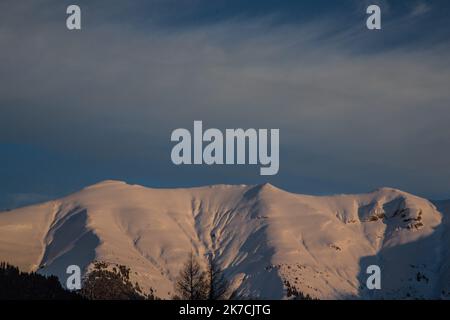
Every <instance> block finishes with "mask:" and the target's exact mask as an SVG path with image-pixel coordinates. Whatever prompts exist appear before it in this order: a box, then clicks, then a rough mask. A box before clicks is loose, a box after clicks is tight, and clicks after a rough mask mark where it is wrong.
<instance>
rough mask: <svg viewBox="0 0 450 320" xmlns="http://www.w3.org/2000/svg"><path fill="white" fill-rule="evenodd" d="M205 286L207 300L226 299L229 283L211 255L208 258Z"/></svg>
mask: <svg viewBox="0 0 450 320" xmlns="http://www.w3.org/2000/svg"><path fill="white" fill-rule="evenodd" d="M207 285H208V300H223V299H226V298H227V295H228V293H229V292H228V291H229V283H228V281H227V280H226V279H225V276H224V274H223V272H222V270H221V269H220V267H219V266H218V264H217V263H216V261H215V259H214V258H213V257H212V255H210V256H209V258H208V272H207Z"/></svg>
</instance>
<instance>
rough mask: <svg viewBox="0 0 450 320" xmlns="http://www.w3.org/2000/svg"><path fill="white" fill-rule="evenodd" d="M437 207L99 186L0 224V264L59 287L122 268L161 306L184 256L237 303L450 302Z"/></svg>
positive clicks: (447, 254) (221, 189)
mask: <svg viewBox="0 0 450 320" xmlns="http://www.w3.org/2000/svg"><path fill="white" fill-rule="evenodd" d="M436 206H438V207H439V210H441V211H442V213H441V212H439V211H438V209H437V208H436ZM436 206H435V205H434V204H432V203H431V202H429V201H428V200H426V199H422V198H419V197H416V196H413V195H411V194H408V193H406V192H402V191H399V190H395V189H389V188H383V189H379V190H376V191H374V192H372V193H367V194H358V195H336V196H328V197H316V196H306V195H298V194H292V193H288V192H286V191H283V190H280V189H278V188H276V187H274V186H272V185H269V184H265V185H258V186H244V185H242V186H229V185H217V186H210V187H201V188H189V189H150V188H145V187H142V186H138V185H128V184H126V183H123V182H118V181H105V182H102V183H99V184H96V185H93V186H90V187H87V188H85V189H83V190H82V191H80V192H78V193H75V194H72V195H70V196H67V197H65V198H62V199H59V200H55V201H51V202H47V203H44V204H41V205H34V206H29V207H25V208H21V209H16V210H12V211H7V212H2V213H0V260H3V261H8V262H10V263H13V264H15V265H18V266H20V267H21V268H22V269H25V270H39V272H40V273H43V274H55V275H57V276H59V277H60V279H61V281H62V282H63V283H64V282H65V279H66V277H67V275H66V274H65V270H66V267H67V266H68V265H71V264H77V265H79V266H80V267H82V268H83V270H87V268H88V266H89V265H90V264H91V263H92V262H93V261H94V260H102V261H107V262H111V263H118V264H124V265H127V266H129V267H130V268H131V270H132V277H133V278H134V279H135V280H136V281H138V282H139V283H140V284H141V286H142V287H144V288H147V289H148V288H150V287H152V288H154V289H156V295H158V296H159V297H161V298H169V297H170V296H171V295H172V294H173V283H174V279H175V278H176V276H177V274H178V272H179V270H180V268H181V266H182V264H183V262H184V261H185V259H186V257H187V254H188V253H189V252H190V251H191V250H192V251H193V252H194V253H195V254H196V255H198V257H199V259H200V260H201V261H205V256H206V255H207V254H214V255H215V257H216V258H217V260H218V262H219V263H220V265H221V267H222V268H223V269H224V270H225V273H226V275H227V276H228V278H229V279H230V280H232V282H233V287H234V288H235V289H236V293H237V294H239V296H243V297H250V298H272V299H282V298H287V290H286V282H289V284H290V285H291V286H292V287H295V288H297V289H298V290H299V291H302V292H304V293H307V294H310V295H311V296H313V297H317V298H320V299H348V298H351V299H354V298H398V299H401V298H440V297H446V296H447V295H450V288H449V286H450V247H449V244H450V235H449V230H450V229H449V225H448V223H447V219H446V217H445V210H447V209H448V208H450V206H449V205H448V204H446V203H439V204H438V203H436ZM441 207H442V208H441ZM371 264H377V265H379V266H380V267H381V270H382V288H381V290H368V289H367V288H366V285H365V283H366V279H367V277H368V275H367V274H366V268H367V266H369V265H371Z"/></svg>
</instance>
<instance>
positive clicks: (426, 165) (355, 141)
mask: <svg viewBox="0 0 450 320" xmlns="http://www.w3.org/2000/svg"><path fill="white" fill-rule="evenodd" d="M72 3H76V4H79V5H80V7H81V8H82V18H83V20H82V23H83V29H82V30H81V31H77V32H69V31H67V30H66V29H65V8H66V6H67V5H68V4H72ZM368 4H379V5H380V6H381V9H382V27H383V28H382V30H381V31H368V30H367V29H366V28H365V19H366V17H367V16H366V14H365V8H366V7H367V5H368ZM449 17H450V3H448V1H438V0H434V1H421V0H418V1H387V0H385V1H356V0H343V1H323V0H320V1H317V0H316V1H264V0H259V1H243V0H241V1H238V0H227V1H225V0H224V1H222V0H217V1H203V0H190V1H187V0H186V1H183V0H179V1H172V0H164V1H163V0H154V1H127V2H124V1H106V0H104V1H87V0H86V1H56V0H48V1H44V2H42V1H13V0H7V1H2V2H1V4H0V48H1V51H0V83H1V86H0V181H1V183H0V209H1V208H11V207H15V206H20V205H24V204H27V203H33V202H39V201H43V200H46V199H51V198H54V197H58V196H61V195H64V194H67V193H70V192H73V191H76V190H78V189H80V188H82V187H84V186H86V185H89V184H92V183H95V182H98V181H100V180H105V179H119V180H125V181H127V182H129V183H139V184H143V185H147V186H154V187H173V186H196V185H204V184H212V183H231V184H241V183H245V184H253V183H261V182H266V181H269V182H271V183H273V184H275V185H277V186H279V187H281V188H284V189H287V190H290V191H294V192H301V193H311V194H329V193H348V192H366V191H370V190H372V189H375V188H377V187H380V186H391V187H397V188H400V189H404V190H406V191H409V192H411V193H415V194H418V195H421V196H425V197H428V198H434V199H437V198H450V160H449V159H450V158H449V157H450V151H449V149H450V148H448V145H449V139H450V129H449V126H448V123H449V120H450V110H449V108H450V93H449V90H448V83H449V80H450V63H449V62H450V58H449V57H450V54H449V45H450V24H449ZM193 120H203V122H204V125H205V126H206V127H218V128H221V129H225V128H237V127H244V128H249V127H253V128H280V137H281V152H280V171H279V174H278V175H277V176H274V177H261V176H259V174H258V173H259V169H258V167H255V166H245V167H242V166H228V167H218V166H213V167H206V166H200V167H194V166H191V167H189V166H181V167H177V166H174V165H173V164H172V163H171V161H170V150H171V148H172V146H173V144H172V143H171V142H170V133H171V132H172V130H174V129H176V128H179V127H184V128H189V129H190V128H191V127H192V123H193Z"/></svg>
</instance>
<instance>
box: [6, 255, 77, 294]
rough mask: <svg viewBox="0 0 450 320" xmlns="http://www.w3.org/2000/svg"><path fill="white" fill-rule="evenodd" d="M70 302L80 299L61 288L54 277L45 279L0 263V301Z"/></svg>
mask: <svg viewBox="0 0 450 320" xmlns="http://www.w3.org/2000/svg"><path fill="white" fill-rule="evenodd" d="M33 299H34V300H54V299H56V300H72V299H81V296H80V295H79V294H77V293H75V292H71V291H68V290H66V289H64V288H63V287H62V286H61V283H60V282H59V280H58V278H57V277H55V276H50V277H45V276H43V275H40V274H37V273H35V272H21V271H20V270H19V268H17V267H15V266H12V265H10V264H7V263H5V262H2V263H0V300H33Z"/></svg>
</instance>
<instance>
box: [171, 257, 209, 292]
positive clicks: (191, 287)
mask: <svg viewBox="0 0 450 320" xmlns="http://www.w3.org/2000/svg"><path fill="white" fill-rule="evenodd" d="M175 292H176V293H177V295H178V298H180V299H182V300H205V299H207V298H208V284H207V281H206V274H205V272H204V271H203V270H202V268H201V267H200V264H199V263H198V261H197V259H196V258H195V256H194V254H193V253H192V251H191V253H190V254H189V257H188V259H187V261H186V262H185V264H184V266H183V269H182V270H181V271H180V274H179V276H178V279H177V282H176V284H175Z"/></svg>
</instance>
